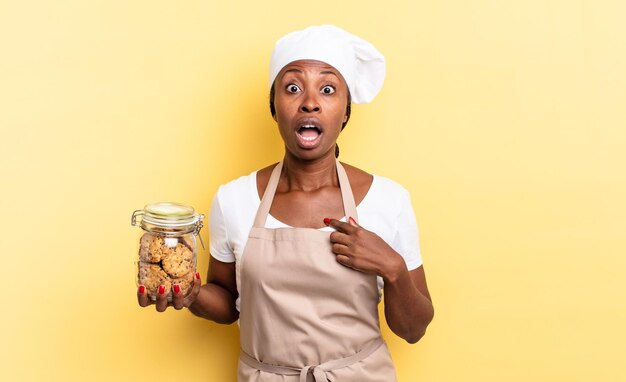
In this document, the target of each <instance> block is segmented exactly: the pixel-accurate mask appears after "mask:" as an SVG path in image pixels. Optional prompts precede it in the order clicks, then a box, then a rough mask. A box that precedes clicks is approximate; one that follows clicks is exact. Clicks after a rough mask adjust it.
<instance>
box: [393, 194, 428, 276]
mask: <svg viewBox="0 0 626 382" xmlns="http://www.w3.org/2000/svg"><path fill="white" fill-rule="evenodd" d="M399 202H400V206H399V207H400V209H399V214H398V218H397V223H398V225H397V229H396V232H395V236H394V239H393V242H392V244H391V246H392V247H393V249H395V250H396V252H398V253H399V254H400V255H401V256H402V257H403V258H404V261H405V262H406V266H407V268H408V270H409V271H412V270H414V269H416V268H419V267H420V266H421V265H422V256H421V252H420V242H419V234H418V228H417V222H416V220H415V213H414V212H413V205H412V203H411V195H410V194H409V192H408V191H407V190H406V189H403V190H402V194H401V197H400V200H399Z"/></svg>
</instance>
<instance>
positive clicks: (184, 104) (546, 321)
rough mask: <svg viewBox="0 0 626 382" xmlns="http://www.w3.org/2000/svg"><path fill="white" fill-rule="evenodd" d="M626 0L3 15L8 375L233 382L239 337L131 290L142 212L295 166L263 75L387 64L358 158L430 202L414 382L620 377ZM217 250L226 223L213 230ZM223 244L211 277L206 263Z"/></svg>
mask: <svg viewBox="0 0 626 382" xmlns="http://www.w3.org/2000/svg"><path fill="white" fill-rule="evenodd" d="M624 15H626V6H625V5H624V2H622V1H617V0H615V1H591V0H589V1H580V0H579V1H576V0H572V1H554V0H548V1H546V0H531V1H515V2H514V1H487V0H484V1H422V2H414V1H383V2H381V1H355V0H350V1H336V0H333V1H325V0H320V1H316V2H309V3H299V2H293V1H272V2H257V1H248V2H238V1H233V2H224V1H172V0H169V1H162V0H156V1H154V0H153V1H145V0H138V1H111V0H106V1H104V0H98V1H94V0H90V1H78V0H76V1H48V2H44V1H39V2H35V1H7V0H2V1H1V2H0V55H1V57H0V109H1V110H0V128H1V139H0V152H1V154H0V155H1V157H0V159H1V162H0V163H1V171H2V172H1V179H2V187H1V188H0V192H1V198H0V203H1V206H0V211H2V217H1V218H0V220H1V223H0V224H1V230H2V236H1V237H2V239H1V242H2V246H1V250H0V253H1V258H2V264H0V277H1V280H2V291H3V293H2V294H3V302H2V313H1V318H0V320H1V321H0V335H1V338H0V343H2V345H1V346H0V380H6V381H9V380H11V381H35V380H37V381H112V380H116V381H182V380H186V381H234V375H235V366H236V356H237V350H238V332H237V329H236V325H231V326H220V325H217V324H214V323H211V322H208V321H204V320H201V319H198V318H195V317H193V316H192V315H191V314H189V313H188V312H175V311H170V312H167V313H165V314H157V313H156V312H154V311H153V310H151V309H140V308H139V307H138V306H137V305H136V301H135V284H134V279H133V260H134V256H135V253H136V245H137V242H136V241H137V239H138V235H139V232H138V231H139V229H138V228H134V227H131V226H130V215H131V212H132V211H133V210H135V209H138V208H142V207H143V205H144V204H146V203H148V202H152V201H166V200H171V201H178V202H182V203H187V204H190V205H193V206H194V207H196V209H197V210H199V211H201V212H204V213H208V209H209V206H210V203H211V200H212V198H213V196H214V193H215V191H216V189H217V187H218V185H219V184H222V183H224V182H227V181H229V180H231V179H233V178H235V177H238V176H240V175H244V174H248V173H249V172H251V171H252V170H254V169H257V168H260V167H262V166H265V165H268V164H269V163H272V162H274V161H277V160H278V159H279V158H280V157H281V153H282V146H281V141H280V138H279V135H278V133H277V131H276V128H275V125H274V123H273V121H272V119H271V118H270V115H269V111H268V107H267V99H268V98H267V95H268V89H267V66H268V65H267V64H268V61H269V56H270V53H271V50H272V47H273V43H274V42H275V41H276V39H278V38H279V37H280V36H282V35H283V34H285V33H287V32H290V31H292V30H296V29H301V28H302V27H304V26H307V25H312V24H320V23H333V24H337V25H339V26H341V27H343V28H345V29H347V30H348V31H351V32H352V33H355V34H357V35H360V36H362V37H363V38H365V39H367V40H369V41H371V42H372V43H373V44H375V45H376V46H377V47H378V48H379V49H380V50H381V51H382V52H383V53H384V54H385V55H386V58H387V61H388V75H387V80H386V82H385V85H384V88H383V90H382V92H381V93H380V95H379V97H378V98H377V99H376V100H375V101H374V103H372V104H370V105H357V106H355V107H354V110H353V116H352V119H351V121H350V123H349V124H348V127H347V128H346V130H345V132H344V133H343V136H342V137H341V138H340V141H339V142H340V145H341V150H342V154H341V159H342V160H343V161H345V162H347V163H351V164H354V165H357V166H358V167H361V168H363V169H365V170H367V171H369V172H372V173H376V174H379V175H384V176H387V177H390V178H392V179H394V180H396V181H398V182H400V183H401V184H403V185H404V186H405V187H406V188H408V189H409V190H410V191H411V194H412V198H413V203H414V209H415V212H416V215H417V218H418V222H419V225H420V234H421V240H422V253H423V257H424V262H425V269H426V273H427V278H428V281H429V285H430V289H431V293H432V296H433V300H434V303H435V310H436V313H435V320H434V321H433V323H432V325H431V326H430V328H429V330H428V332H427V334H426V336H425V337H424V338H423V339H422V340H421V341H420V342H419V343H418V344H416V345H408V344H405V343H403V341H402V340H400V339H398V338H395V337H394V336H393V335H392V334H391V333H390V331H389V330H388V329H387V328H386V326H385V327H384V335H385V337H386V338H387V340H388V341H389V344H390V348H391V352H392V355H393V358H394V360H395V363H396V365H397V369H398V373H399V377H400V381H430V382H433V381H445V382H447V381H624V380H626V370H625V369H624V367H623V366H620V364H621V365H623V363H622V362H621V361H623V357H624V343H626V334H625V333H626V331H625V330H624V328H623V325H624V323H625V322H626V304H625V302H626V285H625V283H624V269H625V267H626V259H625V258H626V256H624V255H626V235H625V234H626V203H625V201H624V195H625V194H626V169H625V164H626V43H625V36H626V23H625V22H624ZM203 237H204V240H205V243H206V241H207V239H208V232H207V230H203ZM207 263H208V251H206V250H205V251H203V252H202V254H201V256H200V259H199V268H200V270H201V272H202V273H203V274H204V273H205V272H206V266H207Z"/></svg>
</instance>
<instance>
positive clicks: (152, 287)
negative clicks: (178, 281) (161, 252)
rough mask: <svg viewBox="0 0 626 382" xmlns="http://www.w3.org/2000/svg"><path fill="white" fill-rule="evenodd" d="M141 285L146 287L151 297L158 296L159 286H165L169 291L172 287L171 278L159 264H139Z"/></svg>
mask: <svg viewBox="0 0 626 382" xmlns="http://www.w3.org/2000/svg"><path fill="white" fill-rule="evenodd" d="M139 284H141V285H143V286H145V287H146V291H147V293H148V295H149V296H156V295H157V293H158V291H159V285H165V290H166V291H168V293H169V290H170V288H171V287H172V283H171V281H170V277H169V276H168V275H167V273H165V271H164V270H163V269H162V268H161V266H159V264H151V263H145V262H143V261H140V262H139Z"/></svg>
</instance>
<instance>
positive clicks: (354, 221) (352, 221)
mask: <svg viewBox="0 0 626 382" xmlns="http://www.w3.org/2000/svg"><path fill="white" fill-rule="evenodd" d="M350 223H352V224H354V225H356V220H354V219H352V216H350Z"/></svg>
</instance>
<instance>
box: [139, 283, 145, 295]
mask: <svg viewBox="0 0 626 382" xmlns="http://www.w3.org/2000/svg"><path fill="white" fill-rule="evenodd" d="M144 293H146V287H145V286H143V285H139V294H144Z"/></svg>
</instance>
